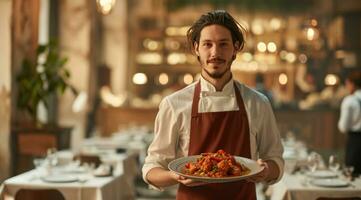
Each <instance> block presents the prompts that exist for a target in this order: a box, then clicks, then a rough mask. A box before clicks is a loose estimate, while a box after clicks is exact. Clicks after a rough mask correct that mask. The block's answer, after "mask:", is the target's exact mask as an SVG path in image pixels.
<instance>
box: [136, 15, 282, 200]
mask: <svg viewBox="0 0 361 200" xmlns="http://www.w3.org/2000/svg"><path fill="white" fill-rule="evenodd" d="M244 32H245V29H244V28H243V27H242V26H241V25H240V24H239V23H238V22H237V21H236V20H235V19H234V18H233V17H232V16H231V15H230V14H229V13H227V12H226V11H223V10H217V11H212V12H209V13H207V14H204V15H202V16H201V17H200V18H199V19H198V20H197V21H196V22H195V23H194V24H193V25H192V26H191V27H190V29H189V30H188V32H187V38H188V42H189V44H190V46H191V47H192V50H193V52H194V53H195V54H196V55H197V58H198V61H199V63H200V66H201V78H200V80H199V81H197V82H195V83H193V84H191V85H189V86H187V87H186V88H184V89H182V90H179V91H177V92H175V93H173V94H171V95H169V96H167V97H165V98H164V99H163V100H162V102H161V103H160V106H159V112H158V114H157V117H156V121H155V130H154V132H155V136H154V140H153V142H152V143H151V145H150V146H149V149H148V155H147V157H146V159H145V164H144V166H143V169H142V172H143V178H144V180H145V181H146V182H147V183H148V184H150V185H151V186H153V187H155V188H158V189H161V188H163V187H167V186H171V185H174V184H178V183H180V184H179V188H178V193H177V199H182V200H183V199H217V200H218V199H242V200H255V199H256V192H255V182H267V183H269V184H271V183H275V182H277V181H278V180H279V179H280V178H281V177H282V174H283V166H284V161H283V159H282V153H283V147H282V144H281V140H280V135H279V131H278V128H277V124H276V121H275V117H274V114H273V111H272V107H271V105H270V103H269V101H268V99H267V98H266V97H265V96H264V95H261V94H260V93H259V92H256V91H255V90H253V89H251V88H249V87H247V86H245V85H244V84H242V83H240V82H238V81H236V80H234V79H233V76H232V73H231V69H230V67H231V64H232V62H233V61H234V59H235V58H236V54H237V52H239V51H240V50H242V48H243V46H244V42H245V41H244ZM219 149H223V150H225V151H226V152H227V153H230V154H231V155H235V156H242V157H246V158H250V159H253V160H257V159H259V158H260V159H259V160H258V162H259V164H260V165H262V166H264V169H263V170H262V171H261V172H260V173H258V174H256V175H255V176H251V177H249V178H247V179H246V180H242V181H236V182H229V183H204V182H197V181H195V180H192V179H188V178H186V177H183V176H180V175H177V174H176V173H174V172H171V171H169V170H168V167H167V166H168V164H169V162H171V161H172V160H175V159H177V158H180V157H185V156H191V155H199V154H201V153H204V152H216V151H217V150H219Z"/></svg>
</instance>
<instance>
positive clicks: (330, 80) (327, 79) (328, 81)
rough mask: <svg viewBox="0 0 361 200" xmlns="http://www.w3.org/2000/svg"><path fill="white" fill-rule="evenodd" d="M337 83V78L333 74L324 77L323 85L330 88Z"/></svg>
mask: <svg viewBox="0 0 361 200" xmlns="http://www.w3.org/2000/svg"><path fill="white" fill-rule="evenodd" d="M337 83H338V77H337V76H336V75H335V74H327V75H326V77H325V85H328V86H332V85H336V84H337Z"/></svg>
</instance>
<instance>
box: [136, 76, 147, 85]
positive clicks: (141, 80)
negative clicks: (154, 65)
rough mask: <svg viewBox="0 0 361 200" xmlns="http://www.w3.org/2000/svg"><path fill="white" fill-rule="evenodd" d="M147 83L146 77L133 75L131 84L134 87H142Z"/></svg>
mask: <svg viewBox="0 0 361 200" xmlns="http://www.w3.org/2000/svg"><path fill="white" fill-rule="evenodd" d="M147 82H148V78H147V75H145V74H144V73H136V74H134V75H133V83H134V84H136V85H144V84H146V83H147Z"/></svg>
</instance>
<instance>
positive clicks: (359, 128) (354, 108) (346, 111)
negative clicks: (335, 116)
mask: <svg viewBox="0 0 361 200" xmlns="http://www.w3.org/2000/svg"><path fill="white" fill-rule="evenodd" d="M345 83H346V85H345V86H346V89H347V90H348V92H349V93H350V95H348V96H346V97H345V98H344V99H343V100H342V103H341V112H340V119H339V121H338V128H339V130H340V131H341V132H342V133H347V143H346V153H345V156H346V158H345V164H346V166H353V167H354V171H353V175H354V176H359V175H360V174H361V159H360V154H361V72H360V71H354V72H351V73H350V74H349V75H348V76H347V78H346V81H345Z"/></svg>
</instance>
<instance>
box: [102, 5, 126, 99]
mask: <svg viewBox="0 0 361 200" xmlns="http://www.w3.org/2000/svg"><path fill="white" fill-rule="evenodd" d="M127 17H128V13H127V1H117V2H116V4H115V6H114V8H113V10H112V12H111V13H110V14H109V15H106V16H103V17H102V25H103V27H102V28H103V30H102V31H103V36H102V40H103V41H102V43H103V44H102V45H103V49H104V52H103V53H104V58H103V59H104V63H105V64H106V65H107V66H108V67H109V68H110V69H111V77H110V78H111V86H112V91H113V92H114V93H116V94H119V93H122V92H125V91H126V90H127V84H126V83H127V81H128V80H127V78H128V77H129V76H127V74H128V70H127V69H128V68H129V66H128V65H129V63H128V50H127V49H128V37H127V35H128V32H127V31H128V27H127Z"/></svg>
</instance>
